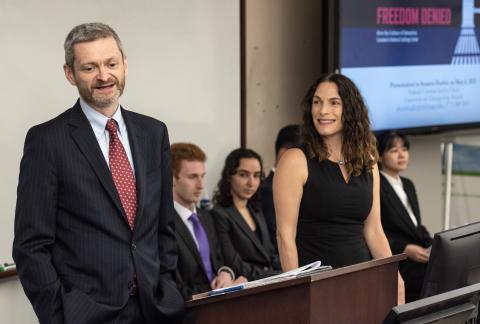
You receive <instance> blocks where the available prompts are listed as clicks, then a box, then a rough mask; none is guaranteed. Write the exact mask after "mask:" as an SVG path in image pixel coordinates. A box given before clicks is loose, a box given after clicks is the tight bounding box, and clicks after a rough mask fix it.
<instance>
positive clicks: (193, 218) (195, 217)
mask: <svg viewBox="0 0 480 324" xmlns="http://www.w3.org/2000/svg"><path fill="white" fill-rule="evenodd" d="M188 219H189V220H190V221H191V222H192V223H198V215H197V213H192V215H190V217H189V218H188Z"/></svg>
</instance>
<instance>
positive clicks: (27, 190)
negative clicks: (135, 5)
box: [13, 102, 183, 324]
mask: <svg viewBox="0 0 480 324" xmlns="http://www.w3.org/2000/svg"><path fill="white" fill-rule="evenodd" d="M122 115H123V118H124V120H125V123H126V125H127V129H128V136H129V141H130V146H131V150H132V156H133V161H134V166H135V177H136V182H137V193H138V209H137V216H136V225H135V229H134V231H133V232H132V231H131V230H130V228H129V226H128V223H127V220H126V215H125V213H124V211H123V208H122V206H121V203H120V198H119V196H118V193H117V191H116V189H115V185H114V183H113V179H112V176H111V173H110V170H109V168H108V165H107V163H106V161H105V158H104V156H103V154H102V152H101V150H100V147H99V145H98V142H97V139H96V138H95V135H94V133H93V131H92V128H91V125H90V123H89V122H88V120H87V118H86V117H85V115H84V114H83V112H82V110H81V108H80V105H79V103H78V102H77V103H76V105H75V106H74V107H73V108H71V109H68V110H67V111H65V112H64V113H62V114H61V115H59V116H58V117H56V118H54V119H53V120H50V121H48V122H46V123H44V124H41V125H38V126H35V127H33V128H31V129H30V130H29V132H28V134H27V136H26V140H25V147H24V155H23V158H22V162H21V165H20V177H19V184H18V192H17V206H16V214H15V239H14V242H13V258H14V260H15V262H16V264H17V271H18V274H19V277H20V280H21V282H22V285H23V288H24V290H25V292H26V294H27V296H28V298H29V299H30V301H31V303H32V305H33V308H34V310H35V313H36V314H37V316H38V318H39V320H40V323H44V324H47V323H48V324H57V323H58V324H60V323H62V324H63V323H67V324H68V323H74V324H86V323H92V324H93V323H117V320H118V315H119V313H120V311H121V310H122V309H123V307H124V306H125V305H126V303H127V302H128V299H129V298H130V296H129V292H130V290H129V285H130V284H131V282H132V279H133V278H134V275H136V276H137V281H138V294H139V296H140V298H139V301H140V304H141V308H142V310H143V313H144V315H145V319H146V322H147V323H153V322H167V321H174V320H176V319H180V318H181V316H182V312H183V299H182V297H181V295H180V293H179V292H178V290H177V289H176V287H175V282H174V276H175V267H176V260H177V253H176V241H175V234H174V225H173V219H172V215H173V199H172V184H171V182H172V175H171V165H170V150H169V141H168V133H167V129H166V127H165V125H164V124H163V123H162V122H159V121H157V120H155V119H153V118H150V117H146V116H142V115H140V114H136V113H134V112H130V111H127V110H124V109H123V108H122Z"/></svg>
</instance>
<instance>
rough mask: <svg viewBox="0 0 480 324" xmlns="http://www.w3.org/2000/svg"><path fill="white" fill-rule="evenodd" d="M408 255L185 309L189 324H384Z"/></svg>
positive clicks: (199, 302)
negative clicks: (399, 265)
mask: <svg viewBox="0 0 480 324" xmlns="http://www.w3.org/2000/svg"><path fill="white" fill-rule="evenodd" d="M403 259H405V255H404V254H400V255H395V256H393V257H390V258H384V259H378V260H372V261H369V262H363V263H359V264H355V265H352V266H348V267H344V268H338V269H333V270H328V271H324V272H320V273H317V274H313V275H309V276H305V277H301V278H296V279H291V280H287V281H283V282H278V283H274V284H270V285H266V286H261V287H255V288H250V289H244V290H240V291H236V292H231V293H228V294H225V295H220V296H213V297H207V298H203V299H197V300H193V301H189V302H187V303H186V307H187V318H186V320H185V323H197V324H204V323H205V324H207V323H215V324H223V323H225V324H236V323H239V324H240V323H241V324H245V323H249V324H250V323H261V324H270V323H272V324H273V323H275V324H280V323H288V324H291V323H295V324H303V323H356V324H357V323H366V324H372V323H382V321H383V320H384V319H385V317H386V316H387V314H388V312H389V311H390V309H391V308H392V307H393V306H395V305H396V304H397V279H398V277H397V270H398V262H399V261H401V260H403Z"/></svg>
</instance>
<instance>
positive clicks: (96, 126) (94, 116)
mask: <svg viewBox="0 0 480 324" xmlns="http://www.w3.org/2000/svg"><path fill="white" fill-rule="evenodd" d="M80 107H81V108H82V111H83V113H84V114H85V116H86V117H87V119H88V121H89V122H90V125H92V129H93V132H94V133H95V137H96V138H97V140H98V139H99V138H100V137H102V136H104V134H105V131H106V130H105V126H106V125H107V121H108V120H109V119H110V118H108V117H107V116H105V115H102V114H101V113H99V112H98V111H96V110H95V109H93V108H92V107H91V106H90V105H88V104H87V103H86V102H85V100H83V99H82V98H80ZM112 118H113V119H114V120H115V121H116V122H117V125H118V132H119V133H120V136H122V134H125V129H126V127H127V126H126V124H125V120H124V119H123V115H122V110H121V109H120V105H118V107H117V110H116V111H115V113H114V114H113V116H112Z"/></svg>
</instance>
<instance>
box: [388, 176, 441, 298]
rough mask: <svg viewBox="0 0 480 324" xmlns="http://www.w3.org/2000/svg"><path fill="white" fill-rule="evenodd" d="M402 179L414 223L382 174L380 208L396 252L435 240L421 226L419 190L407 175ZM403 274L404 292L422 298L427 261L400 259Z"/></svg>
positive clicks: (412, 296) (407, 295) (408, 295)
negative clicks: (415, 223) (416, 189)
mask: <svg viewBox="0 0 480 324" xmlns="http://www.w3.org/2000/svg"><path fill="white" fill-rule="evenodd" d="M400 179H401V180H402V184H403V189H404V190H405V193H406V194H407V197H408V201H409V203H410V206H411V207H412V210H413V213H414V214H415V217H416V219H417V223H418V226H415V225H414V224H413V222H412V220H411V219H410V216H409V215H408V212H407V209H406V208H405V207H404V206H403V204H402V202H401V201H400V198H399V197H398V195H397V193H396V192H395V190H394V189H393V187H392V186H391V185H390V183H389V182H388V180H387V179H386V178H385V177H384V176H383V175H382V174H380V204H381V207H380V210H381V218H382V225H383V229H384V231H385V235H386V236H387V238H388V241H389V243H390V247H391V249H392V252H393V253H394V254H398V253H402V252H403V251H404V250H405V246H406V245H407V244H416V245H420V246H422V247H424V248H427V247H429V246H430V245H431V243H432V238H431V236H430V234H429V233H428V231H427V229H426V228H425V226H423V225H422V219H421V217H420V208H419V206H418V199H417V193H416V191H415V186H414V185H413V182H412V181H411V180H409V179H407V178H403V177H401V178H400ZM399 269H400V273H401V274H402V277H403V279H404V280H405V293H406V296H405V297H406V299H407V302H409V301H413V300H415V299H417V298H418V297H419V294H420V291H421V289H422V285H423V278H424V275H425V271H426V264H423V263H418V262H415V261H412V260H410V259H407V260H405V261H403V262H400V265H399Z"/></svg>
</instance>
